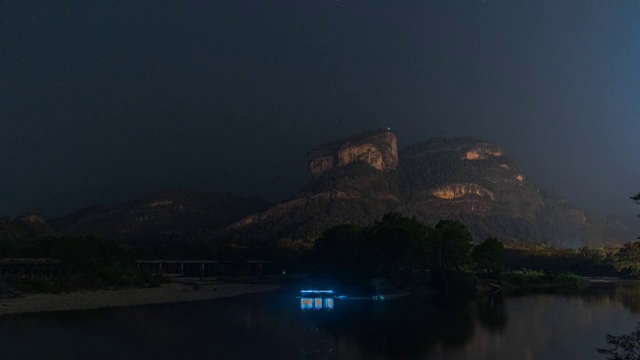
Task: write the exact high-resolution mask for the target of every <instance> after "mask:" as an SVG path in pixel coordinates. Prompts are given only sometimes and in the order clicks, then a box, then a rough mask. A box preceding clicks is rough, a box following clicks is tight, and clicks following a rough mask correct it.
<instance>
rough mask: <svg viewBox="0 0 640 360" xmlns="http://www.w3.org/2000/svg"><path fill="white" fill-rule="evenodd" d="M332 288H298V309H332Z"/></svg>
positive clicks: (333, 296)
mask: <svg viewBox="0 0 640 360" xmlns="http://www.w3.org/2000/svg"><path fill="white" fill-rule="evenodd" d="M335 297H336V296H335V295H334V292H333V290H300V296H298V298H299V299H300V310H303V311H307V310H322V309H325V310H333V306H334V298H335Z"/></svg>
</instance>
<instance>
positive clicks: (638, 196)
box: [631, 193, 640, 239]
mask: <svg viewBox="0 0 640 360" xmlns="http://www.w3.org/2000/svg"><path fill="white" fill-rule="evenodd" d="M631 200H633V201H635V202H636V204H638V205H640V193H638V194H636V195H635V196H632V197H631ZM638 217H639V218H640V214H638ZM638 239H640V237H638Z"/></svg>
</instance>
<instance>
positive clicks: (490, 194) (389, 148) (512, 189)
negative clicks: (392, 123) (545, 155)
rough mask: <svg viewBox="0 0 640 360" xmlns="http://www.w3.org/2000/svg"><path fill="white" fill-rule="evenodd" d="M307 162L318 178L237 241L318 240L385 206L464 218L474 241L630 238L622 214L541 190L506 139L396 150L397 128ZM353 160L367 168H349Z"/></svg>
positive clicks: (239, 231)
mask: <svg viewBox="0 0 640 360" xmlns="http://www.w3.org/2000/svg"><path fill="white" fill-rule="evenodd" d="M306 159H307V165H308V168H309V170H310V172H311V173H312V175H313V176H314V179H313V180H312V181H311V182H310V183H309V184H308V185H307V186H306V187H305V188H304V189H303V190H302V192H301V193H299V194H298V195H297V196H295V197H294V198H292V199H290V200H289V201H287V202H286V203H283V204H282V205H279V206H276V207H274V208H272V209H271V210H267V211H265V212H264V213H261V214H256V215H253V216H251V217H249V218H246V219H244V220H242V221H239V222H237V223H236V224H234V225H233V226H232V227H231V228H229V233H230V234H231V236H232V238H233V239H234V241H245V242H249V241H263V240H273V239H277V238H280V237H291V238H295V239H303V240H313V239H315V238H317V237H318V236H319V235H320V234H321V233H322V232H323V231H324V230H326V229H327V228H330V227H331V226H334V225H337V224H341V223H345V222H351V223H355V224H360V225H367V224H370V223H371V222H373V221H375V220H377V219H379V218H380V217H381V216H382V215H383V214H384V213H386V212H389V211H395V212H400V213H402V214H405V215H407V216H416V217H417V218H418V219H419V220H421V221H423V222H425V223H430V224H435V223H436V222H437V221H438V220H440V219H443V218H453V219H458V220H461V221H463V223H465V224H466V225H467V226H468V227H469V229H470V230H471V232H472V233H473V234H474V237H475V238H476V239H478V240H482V239H484V238H486V237H489V236H497V237H499V238H501V239H508V240H519V241H525V242H533V243H540V242H544V243H546V244H551V245H555V246H569V247H576V246H584V245H592V246H593V245H598V246H599V245H603V244H606V243H612V242H626V241H630V240H631V239H633V235H634V234H633V232H632V231H630V228H629V227H626V228H625V227H624V226H620V224H621V222H620V221H609V220H607V221H605V220H603V218H602V217H598V216H596V215H591V214H588V213H586V212H584V211H582V210H578V209H576V208H574V207H571V206H569V205H567V204H566V203H565V202H563V201H562V200H560V199H558V198H556V197H554V196H552V195H549V194H547V193H545V192H544V191H541V190H540V189H539V188H538V187H537V186H536V185H535V184H533V183H532V182H531V181H530V180H529V179H528V178H527V177H526V176H525V175H524V173H523V171H522V170H521V169H520V167H519V166H518V164H517V163H516V161H515V160H514V159H513V158H511V156H509V154H508V153H507V152H506V151H505V150H504V149H503V148H502V147H501V146H500V145H497V144H494V143H491V142H488V141H486V140H482V139H476V138H453V139H441V138H440V139H432V140H428V141H425V142H422V143H418V144H414V145H411V146H409V147H407V148H405V149H402V150H401V151H400V152H399V153H398V151H397V139H396V137H395V135H394V134H393V133H390V132H378V133H374V134H371V133H369V134H365V135H362V136H356V137H353V138H350V139H347V140H343V141H337V142H332V143H328V144H324V145H321V146H319V147H316V148H315V149H314V150H312V151H311V152H310V153H309V154H308V155H307V157H306ZM354 163H362V164H368V165H370V166H345V165H349V164H354ZM390 169H395V171H392V172H389V171H385V170H390ZM332 194H333V195H332ZM335 194H340V195H335ZM613 223H615V224H616V225H615V226H611V225H610V224H613ZM621 229H627V230H621ZM613 239H616V240H613Z"/></svg>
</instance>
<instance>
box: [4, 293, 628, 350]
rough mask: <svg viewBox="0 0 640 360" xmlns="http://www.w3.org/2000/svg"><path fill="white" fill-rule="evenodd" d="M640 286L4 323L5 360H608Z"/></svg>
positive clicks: (222, 304) (285, 298)
mask: <svg viewBox="0 0 640 360" xmlns="http://www.w3.org/2000/svg"><path fill="white" fill-rule="evenodd" d="M639 314H640V287H597V288H589V289H585V290H582V291H579V292H574V293H570V294H566V293H565V294H537V295H521V296H508V297H489V298H483V299H481V300H478V301H475V302H471V303H460V304H454V303H451V302H447V303H446V304H442V303H440V304H437V303H431V302H425V301H417V300H415V299H402V300H393V301H388V302H373V301H366V300H336V301H335V303H334V310H333V311H326V310H321V311H307V312H303V311H301V310H300V300H299V299H297V298H296V294H295V293H292V292H287V291H282V292H279V293H271V294H266V295H265V294H263V295H252V296H246V297H241V298H234V299H223V300H214V301H207V302H198V303H186V304H170V305H152V306H143V307H132V308H122V309H109V310H96V311H82V312H66V313H49V314H34V315H20V316H11V317H2V318H0V358H1V359H91V360H95V359H110V360H112V359H134V358H137V359H142V358H145V359H146V358H149V359H333V358H339V359H399V358H416V359H602V357H601V356H600V355H598V354H597V353H596V352H595V350H594V349H595V348H596V347H598V346H604V345H605V344H604V337H605V335H606V334H607V333H616V334H618V333H626V332H629V331H631V330H632V328H633V327H634V324H635V322H636V321H639V320H640V316H639Z"/></svg>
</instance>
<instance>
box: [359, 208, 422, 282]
mask: <svg viewBox="0 0 640 360" xmlns="http://www.w3.org/2000/svg"><path fill="white" fill-rule="evenodd" d="M431 232H432V229H431V228H430V227H428V226H426V225H424V224H423V223H421V222H419V221H418V220H416V218H415V217H412V218H408V217H406V216H402V215H401V214H399V213H393V212H392V213H388V214H385V215H384V216H383V217H382V220H381V221H376V222H375V223H374V224H373V225H372V226H370V227H368V228H366V229H365V231H364V236H363V245H364V247H365V249H366V250H367V252H368V260H369V261H371V262H372V263H371V264H370V267H371V268H372V270H374V271H375V272H377V274H378V275H383V276H391V277H398V276H400V275H403V274H404V275H407V274H410V273H411V272H412V271H413V270H414V269H416V268H423V267H424V266H425V265H426V263H427V256H428V255H427V254H428V237H429V235H430V233H431Z"/></svg>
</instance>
